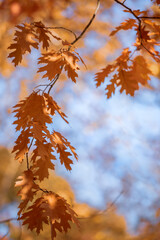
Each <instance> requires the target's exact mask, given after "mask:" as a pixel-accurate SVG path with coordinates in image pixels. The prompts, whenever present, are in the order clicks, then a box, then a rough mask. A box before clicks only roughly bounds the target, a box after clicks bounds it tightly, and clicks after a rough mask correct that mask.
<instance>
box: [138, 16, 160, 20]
mask: <svg viewBox="0 0 160 240" xmlns="http://www.w3.org/2000/svg"><path fill="white" fill-rule="evenodd" d="M139 18H142V19H143V18H148V19H160V17H156V16H155V17H149V16H142V17H139Z"/></svg>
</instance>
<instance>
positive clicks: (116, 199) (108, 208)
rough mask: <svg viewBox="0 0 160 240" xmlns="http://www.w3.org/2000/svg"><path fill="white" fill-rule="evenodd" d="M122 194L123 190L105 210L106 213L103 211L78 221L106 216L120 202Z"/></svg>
mask: <svg viewBox="0 0 160 240" xmlns="http://www.w3.org/2000/svg"><path fill="white" fill-rule="evenodd" d="M122 194H124V190H122V191H121V192H120V193H119V194H118V195H117V196H116V198H115V199H114V200H113V201H112V202H111V204H110V205H109V206H108V207H107V209H105V210H104V211H101V212H99V213H94V214H92V215H91V216H89V217H86V218H85V217H84V218H78V219H88V218H93V217H95V216H97V215H103V214H106V212H108V210H110V209H111V208H112V207H113V205H114V204H115V203H116V202H117V201H118V199H119V198H120V197H121V195H122Z"/></svg>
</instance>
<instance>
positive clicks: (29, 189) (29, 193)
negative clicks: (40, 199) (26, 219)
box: [15, 169, 39, 216]
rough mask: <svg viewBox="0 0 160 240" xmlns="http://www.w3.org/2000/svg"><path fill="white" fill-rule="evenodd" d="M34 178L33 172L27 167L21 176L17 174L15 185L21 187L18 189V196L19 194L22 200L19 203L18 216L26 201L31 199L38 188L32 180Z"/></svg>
mask: <svg viewBox="0 0 160 240" xmlns="http://www.w3.org/2000/svg"><path fill="white" fill-rule="evenodd" d="M34 178H35V177H34V175H33V172H32V171H31V170H30V169H29V170H26V171H24V172H23V176H19V177H18V178H17V181H16V183H15V187H21V189H20V190H19V191H18V196H21V200H22V202H21V203H20V205H19V209H20V210H19V212H18V215H19V216H20V214H21V212H22V211H24V209H25V208H26V206H27V204H28V202H29V201H32V200H33V197H34V195H35V193H36V192H37V190H38V189H39V186H38V185H37V184H36V183H35V182H34Z"/></svg>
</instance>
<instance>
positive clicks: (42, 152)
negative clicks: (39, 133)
mask: <svg viewBox="0 0 160 240" xmlns="http://www.w3.org/2000/svg"><path fill="white" fill-rule="evenodd" d="M35 146H36V148H35V149H34V150H33V155H32V157H31V162H32V163H33V166H32V170H33V172H34V176H36V178H37V179H38V180H39V181H42V180H44V178H48V177H49V169H52V170H54V168H55V165H54V164H53V163H52V160H56V158H55V156H54V155H53V154H52V152H53V149H52V144H51V143H47V142H46V141H43V142H40V141H38V140H37V141H36V142H35Z"/></svg>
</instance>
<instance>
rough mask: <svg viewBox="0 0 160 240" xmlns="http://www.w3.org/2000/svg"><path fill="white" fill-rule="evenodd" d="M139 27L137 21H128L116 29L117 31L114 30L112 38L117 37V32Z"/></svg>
mask: <svg viewBox="0 0 160 240" xmlns="http://www.w3.org/2000/svg"><path fill="white" fill-rule="evenodd" d="M136 26H138V25H137V23H136V20H135V19H131V18H129V19H127V20H126V21H125V22H122V23H121V24H120V26H118V27H116V29H115V30H113V31H112V32H111V33H110V36H113V35H115V34H116V33H117V32H119V31H120V30H128V29H132V28H133V27H136Z"/></svg>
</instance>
